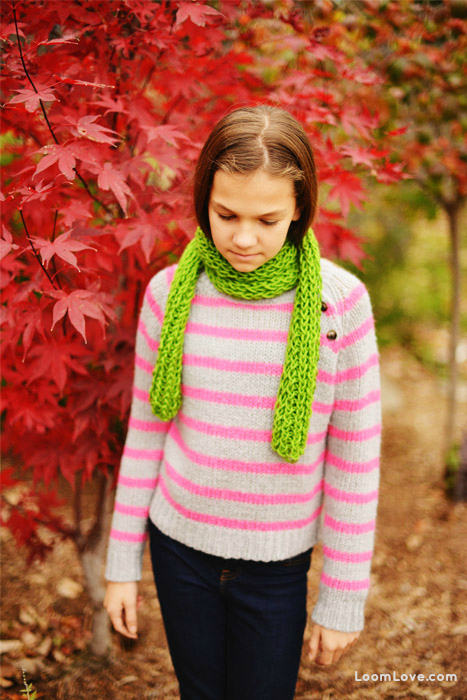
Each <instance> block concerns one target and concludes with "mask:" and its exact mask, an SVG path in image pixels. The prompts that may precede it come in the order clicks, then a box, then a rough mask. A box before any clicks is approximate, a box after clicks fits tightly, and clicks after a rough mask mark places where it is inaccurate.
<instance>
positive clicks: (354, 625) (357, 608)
mask: <svg viewBox="0 0 467 700" xmlns="http://www.w3.org/2000/svg"><path fill="white" fill-rule="evenodd" d="M365 602H366V596H365V599H362V598H361V596H359V597H357V598H355V599H354V598H349V597H348V596H346V599H345V598H343V597H342V594H340V593H339V592H336V593H332V592H330V591H329V589H327V590H323V589H322V588H321V587H320V592H319V597H318V601H317V603H316V605H315V607H314V609H313V612H312V613H311V619H312V621H313V622H316V623H317V624H318V625H322V627H326V628H327V629H331V630H338V631H339V632H360V631H361V630H362V629H363V628H364V626H365Z"/></svg>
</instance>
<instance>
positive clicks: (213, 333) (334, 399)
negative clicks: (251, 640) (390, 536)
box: [106, 260, 381, 632]
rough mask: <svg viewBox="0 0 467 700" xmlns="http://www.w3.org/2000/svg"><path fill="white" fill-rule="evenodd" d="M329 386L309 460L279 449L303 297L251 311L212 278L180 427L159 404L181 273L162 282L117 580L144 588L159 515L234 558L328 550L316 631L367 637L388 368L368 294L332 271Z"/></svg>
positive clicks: (317, 399)
mask: <svg viewBox="0 0 467 700" xmlns="http://www.w3.org/2000/svg"><path fill="white" fill-rule="evenodd" d="M321 267H322V277H323V302H324V303H323V312H322V319H321V345H320V357H319V363H318V377H317V385H316V391H315V394H314V400H313V413H312V416H311V419H310V427H309V435H308V441H307V446H306V449H305V452H304V454H303V455H302V456H301V457H300V459H299V461H298V462H297V463H295V464H291V463H286V462H284V461H283V460H282V459H281V458H280V457H279V456H278V455H277V454H276V453H275V452H274V451H273V450H272V448H271V444H270V441H271V430H272V422H273V413H274V403H275V397H276V396H277V392H278V388H279V380H280V376H281V372H282V367H283V362H284V357H285V350H286V344H287V333H288V328H289V324H290V319H291V314H292V309H293V301H294V294H295V290H294V289H292V290H290V291H288V292H285V293H284V294H281V295H279V296H277V297H275V298H273V299H267V300H259V301H244V300H238V299H234V298H232V297H229V296H227V295H226V294H223V293H222V292H219V291H218V290H217V289H216V288H215V287H214V286H213V285H212V283H211V282H210V280H209V278H208V277H207V275H206V273H205V272H202V273H201V274H200V277H199V279H198V282H197V286H196V292H195V297H194V300H193V303H192V306H191V310H190V317H189V320H188V324H187V328H186V333H185V344H184V355H183V371H182V395H183V401H182V407H181V409H180V411H179V413H178V414H177V416H176V417H175V418H174V419H173V420H172V421H169V422H163V421H161V420H160V419H159V418H157V417H156V416H155V415H154V414H153V413H152V410H151V407H150V404H149V401H148V392H149V388H150V385H151V380H152V371H153V368H154V363H155V360H156V355H157V348H158V341H159V338H160V331H161V325H162V321H163V316H164V309H165V304H166V300H167V296H168V292H169V288H170V283H171V280H172V279H173V275H174V271H175V266H172V267H169V268H167V269H165V270H162V271H160V272H159V273H157V274H156V275H155V276H154V277H153V278H152V279H151V280H150V282H149V284H148V286H147V288H146V292H145V295H144V302H143V306H142V310H141V313H140V318H139V325H138V331H137V337H136V353H135V373H134V387H133V401H132V408H131V415H130V421H129V427H128V434H127V438H126V443H125V448H124V452H123V457H122V462H121V468H120V474H119V479H118V485H117V494H116V502H115V510H114V516H113V522H112V529H111V534H110V542H109V549H108V555H107V568H106V578H107V579H108V580H110V581H136V580H139V579H140V578H141V568H142V555H143V550H144V543H145V539H146V525H147V518H148V517H149V518H150V519H151V520H152V521H153V522H154V523H155V525H156V526H157V527H158V528H159V529H160V530H162V531H163V532H164V533H165V534H167V535H169V536H170V537H172V538H174V539H176V540H178V541H180V542H183V543H184V544H186V545H188V546H191V547H194V548H195V549H198V550H201V551H203V552H207V553H208V554H214V555H217V556H221V557H224V558H240V559H252V560H258V561H275V560H280V559H285V558H288V557H291V556H294V555H296V554H299V553H300V552H302V551H304V550H306V549H308V548H309V547H311V546H312V545H314V544H315V543H316V542H317V541H318V540H319V539H320V540H322V542H323V569H322V572H321V578H320V584H319V595H318V600H317V603H316V606H315V608H314V610H313V612H312V619H313V621H315V622H317V623H319V624H321V625H323V626H324V627H327V628H330V629H337V630H342V631H348V632H350V631H357V630H361V629H363V624H364V605H365V600H366V597H367V594H368V589H369V573H370V565H371V558H372V551H373V543H374V531H375V517H376V507H377V496H378V481H379V450H380V434H381V415H380V391H379V364H378V351H377V345H376V338H375V331H374V321H373V316H372V311H371V304H370V300H369V297H368V293H367V291H366V288H365V286H364V285H363V283H362V282H360V281H359V280H358V279H357V278H356V277H355V276H354V275H352V274H351V273H349V272H347V271H345V270H343V269H342V268H340V267H338V266H337V265H335V264H334V263H332V262H330V261H328V260H322V261H321Z"/></svg>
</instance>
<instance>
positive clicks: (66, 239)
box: [33, 230, 96, 271]
mask: <svg viewBox="0 0 467 700" xmlns="http://www.w3.org/2000/svg"><path fill="white" fill-rule="evenodd" d="M71 235H72V231H71V230H70V231H65V232H64V233H62V234H61V235H60V236H57V238H56V239H55V240H54V241H51V240H49V239H47V238H39V237H37V236H36V237H34V238H33V241H34V244H35V245H36V246H37V248H38V249H39V252H40V254H41V258H42V262H43V263H44V266H45V267H46V268H47V267H48V265H49V261H50V259H51V258H52V257H53V256H54V255H58V257H59V258H62V260H65V261H66V262H67V263H70V265H73V267H76V269H77V270H78V271H80V269H79V267H78V265H77V262H78V261H77V259H76V255H73V251H75V252H77V251H79V250H86V249H88V250H96V249H95V248H92V247H91V246H89V245H85V244H84V243H81V242H80V241H76V240H73V239H70V236H71Z"/></svg>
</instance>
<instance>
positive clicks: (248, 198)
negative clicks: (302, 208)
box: [210, 170, 295, 211]
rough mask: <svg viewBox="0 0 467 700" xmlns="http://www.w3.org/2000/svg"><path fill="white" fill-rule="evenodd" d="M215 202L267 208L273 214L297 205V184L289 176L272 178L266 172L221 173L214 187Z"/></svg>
mask: <svg viewBox="0 0 467 700" xmlns="http://www.w3.org/2000/svg"><path fill="white" fill-rule="evenodd" d="M210 199H211V203H216V204H221V205H224V206H226V207H228V208H230V207H229V204H235V205H236V206H240V207H243V206H244V205H245V204H248V205H251V204H253V203H254V204H257V205H259V206H262V205H267V206H270V207H272V208H271V211H273V210H274V211H276V210H279V209H284V208H287V207H289V206H291V205H294V204H295V195H294V187H293V182H292V180H291V179H290V178H288V177H277V176H273V175H269V174H268V173H266V172H264V171H263V170H257V171H255V172H253V173H246V174H243V173H226V172H224V171H222V170H218V171H217V172H216V173H215V175H214V179H213V183H212V188H211V197H210Z"/></svg>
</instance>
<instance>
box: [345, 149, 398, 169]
mask: <svg viewBox="0 0 467 700" xmlns="http://www.w3.org/2000/svg"><path fill="white" fill-rule="evenodd" d="M340 152H341V153H342V154H343V155H345V156H349V157H350V158H352V162H353V163H354V165H359V164H362V165H367V166H368V167H369V168H372V167H373V163H374V161H375V160H376V159H377V158H382V157H383V156H386V155H387V154H388V152H389V151H387V150H385V151H377V150H376V149H375V148H362V147H361V146H355V145H352V146H350V145H349V146H342V147H341V149H340Z"/></svg>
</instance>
